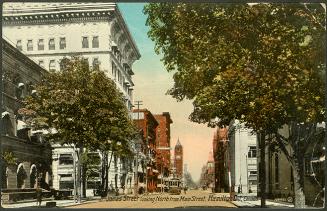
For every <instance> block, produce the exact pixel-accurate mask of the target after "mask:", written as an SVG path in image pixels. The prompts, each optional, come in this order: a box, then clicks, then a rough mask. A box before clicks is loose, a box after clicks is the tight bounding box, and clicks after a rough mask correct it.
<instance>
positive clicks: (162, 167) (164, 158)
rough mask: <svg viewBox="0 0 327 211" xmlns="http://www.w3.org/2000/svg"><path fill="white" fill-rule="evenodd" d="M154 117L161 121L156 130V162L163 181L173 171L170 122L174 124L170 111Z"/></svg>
mask: <svg viewBox="0 0 327 211" xmlns="http://www.w3.org/2000/svg"><path fill="white" fill-rule="evenodd" d="M154 117H155V118H156V120H157V122H158V123H159V125H158V127H157V131H156V134H157V137H156V163H157V170H158V171H159V172H160V174H159V176H158V178H160V180H159V181H158V183H161V181H163V180H164V178H168V177H169V175H170V173H171V172H170V169H171V166H172V165H171V164H172V163H171V157H170V124H172V123H173V121H172V119H171V117H170V114H169V112H163V113H162V114H156V115H154ZM159 186H160V185H159ZM159 189H160V188H159ZM158 191H160V190H158Z"/></svg>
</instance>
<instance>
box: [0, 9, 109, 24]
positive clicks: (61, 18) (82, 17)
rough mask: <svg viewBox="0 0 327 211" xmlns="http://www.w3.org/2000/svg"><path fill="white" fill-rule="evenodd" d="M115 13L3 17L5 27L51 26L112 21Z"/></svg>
mask: <svg viewBox="0 0 327 211" xmlns="http://www.w3.org/2000/svg"><path fill="white" fill-rule="evenodd" d="M112 16H113V11H99V12H66V11H58V12H57V13H46V12H44V13H38V14H33V15H32V14H26V15H22V14H11V15H7V14H4V15H3V16H2V24H3V25H5V26H6V25H30V24H49V23H52V24H53V23H67V22H85V21H99V20H110V19H111V18H112Z"/></svg>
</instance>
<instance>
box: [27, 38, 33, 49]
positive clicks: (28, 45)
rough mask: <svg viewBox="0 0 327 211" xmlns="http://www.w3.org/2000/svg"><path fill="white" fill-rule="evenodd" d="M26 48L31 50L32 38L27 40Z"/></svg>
mask: <svg viewBox="0 0 327 211" xmlns="http://www.w3.org/2000/svg"><path fill="white" fill-rule="evenodd" d="M27 50H28V51H33V41H32V40H27Z"/></svg>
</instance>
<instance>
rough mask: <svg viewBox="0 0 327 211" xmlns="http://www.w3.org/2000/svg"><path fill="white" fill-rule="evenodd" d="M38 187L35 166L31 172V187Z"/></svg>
mask: <svg viewBox="0 0 327 211" xmlns="http://www.w3.org/2000/svg"><path fill="white" fill-rule="evenodd" d="M36 186H37V169H36V166H35V164H33V165H32V166H31V170H30V187H31V188H36Z"/></svg>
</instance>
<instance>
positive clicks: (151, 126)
mask: <svg viewBox="0 0 327 211" xmlns="http://www.w3.org/2000/svg"><path fill="white" fill-rule="evenodd" d="M133 120H134V122H135V124H136V126H137V127H138V129H139V130H140V133H141V137H142V142H141V143H142V144H141V153H142V154H144V155H145V157H146V159H145V160H141V162H140V164H141V165H142V166H144V167H145V168H143V171H142V172H138V177H139V178H143V179H141V180H145V183H146V191H147V192H154V191H156V189H157V180H158V174H159V171H158V170H157V166H156V137H157V135H156V130H157V127H158V125H159V124H158V122H157V120H156V119H155V118H154V116H153V114H152V113H151V112H150V111H149V110H147V109H134V110H133ZM139 181H140V179H139Z"/></svg>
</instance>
